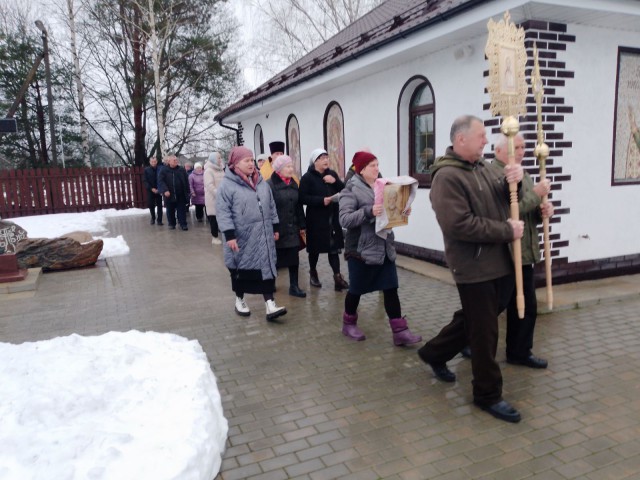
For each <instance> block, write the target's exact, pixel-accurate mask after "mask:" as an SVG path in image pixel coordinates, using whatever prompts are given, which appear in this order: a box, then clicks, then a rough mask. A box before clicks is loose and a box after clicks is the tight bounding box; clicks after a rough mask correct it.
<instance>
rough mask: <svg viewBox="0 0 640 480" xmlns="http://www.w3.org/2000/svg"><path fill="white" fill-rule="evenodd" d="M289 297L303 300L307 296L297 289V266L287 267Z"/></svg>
mask: <svg viewBox="0 0 640 480" xmlns="http://www.w3.org/2000/svg"><path fill="white" fill-rule="evenodd" d="M289 295H291V296H292V297H300V298H304V297H306V296H307V294H306V293H305V292H304V291H303V290H300V287H298V266H297V265H296V266H295V267H289Z"/></svg>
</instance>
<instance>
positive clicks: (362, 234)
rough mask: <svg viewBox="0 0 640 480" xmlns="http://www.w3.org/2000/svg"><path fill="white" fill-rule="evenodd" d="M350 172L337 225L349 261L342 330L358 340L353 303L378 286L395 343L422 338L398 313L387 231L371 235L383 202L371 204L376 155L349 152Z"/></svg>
mask: <svg viewBox="0 0 640 480" xmlns="http://www.w3.org/2000/svg"><path fill="white" fill-rule="evenodd" d="M353 165H354V169H355V175H353V177H352V178H351V180H349V182H348V183H347V186H346V187H345V189H344V190H342V193H341V195H340V225H342V227H343V228H346V229H347V235H346V237H345V254H344V255H345V257H346V258H347V264H348V265H349V291H348V292H347V296H346V297H345V299H344V314H343V315H342V333H343V335H345V336H347V337H349V338H351V339H352V340H356V341H361V340H364V339H365V335H364V333H363V332H362V330H360V328H358V305H359V303H360V297H361V296H362V295H364V294H365V293H369V292H376V291H382V293H383V295H384V309H385V311H386V313H387V315H388V316H389V326H390V327H391V332H392V333H393V343H394V344H395V345H398V346H401V345H410V344H412V343H418V342H420V341H422V337H421V336H420V335H414V334H413V333H412V332H411V330H409V327H408V326H407V319H406V318H405V317H403V316H402V310H401V307H400V298H399V297H398V272H397V270H396V247H395V245H394V236H393V232H389V234H388V235H387V236H386V238H382V237H380V236H378V235H377V234H376V231H375V229H376V217H377V216H379V215H380V214H382V209H383V206H382V205H381V204H380V205H374V198H375V196H374V192H373V185H374V184H375V181H376V179H377V178H378V174H379V172H380V170H379V168H378V159H377V158H376V157H375V155H373V154H372V153H370V152H356V154H355V155H354V156H353Z"/></svg>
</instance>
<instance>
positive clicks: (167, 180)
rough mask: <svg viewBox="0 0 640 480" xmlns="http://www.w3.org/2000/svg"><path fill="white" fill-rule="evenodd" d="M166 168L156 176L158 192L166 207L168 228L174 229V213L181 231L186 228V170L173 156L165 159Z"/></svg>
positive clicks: (187, 179) (187, 180) (187, 195)
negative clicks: (166, 162)
mask: <svg viewBox="0 0 640 480" xmlns="http://www.w3.org/2000/svg"><path fill="white" fill-rule="evenodd" d="M167 161H168V166H166V167H164V168H163V169H162V170H161V171H160V173H159V175H158V191H159V192H160V194H162V196H164V202H165V206H166V207H167V223H168V224H169V228H170V229H172V230H175V228H176V213H177V215H178V223H179V224H180V228H181V229H182V230H189V228H188V227H187V209H186V205H187V199H188V198H189V177H188V175H187V172H186V170H185V169H184V168H183V167H181V166H180V165H178V158H177V157H176V156H175V155H169V156H168V157H167Z"/></svg>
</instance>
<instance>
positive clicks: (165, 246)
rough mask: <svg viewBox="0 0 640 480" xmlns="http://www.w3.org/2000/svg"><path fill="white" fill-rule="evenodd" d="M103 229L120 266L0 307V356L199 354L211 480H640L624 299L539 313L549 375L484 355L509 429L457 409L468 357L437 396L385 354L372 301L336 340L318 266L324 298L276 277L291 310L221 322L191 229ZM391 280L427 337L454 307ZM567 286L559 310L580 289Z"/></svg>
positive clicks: (256, 307)
mask: <svg viewBox="0 0 640 480" xmlns="http://www.w3.org/2000/svg"><path fill="white" fill-rule="evenodd" d="M110 228H111V233H112V234H113V235H123V236H124V237H125V239H126V241H127V243H128V244H129V246H130V248H131V253H130V255H128V256H123V257H115V258H112V259H110V260H108V261H107V262H102V264H101V265H99V266H98V267H97V268H90V269H84V270H76V271H67V272H57V273H47V274H44V275H43V276H42V278H41V280H40V284H39V287H38V290H37V291H36V292H35V293H34V294H24V293H21V294H12V295H0V341H5V342H15V343H19V342H24V341H35V340H44V339H49V338H52V337H54V336H60V335H69V334H71V333H78V334H82V335H98V334H102V333H105V332H108V331H110V330H121V331H126V330H130V329H137V330H143V331H144V330H154V331H160V332H173V333H177V334H180V335H183V336H185V337H188V338H195V339H198V340H199V342H200V343H201V344H202V346H203V348H204V350H205V351H206V352H207V355H208V356H209V359H210V361H211V365H212V368H213V370H214V372H215V374H216V376H217V378H218V386H219V388H220V392H221V394H222V400H223V407H224V411H225V415H226V417H227V418H228V420H229V425H230V431H229V438H228V447H227V450H226V452H225V456H224V461H223V464H222V471H221V473H220V474H219V475H218V477H217V480H232V479H268V480H278V479H293V478H295V479H314V480H321V479H332V478H340V479H359V480H369V479H371V480H375V479H389V480H399V479H402V480H412V479H416V480H424V479H438V480H444V479H447V480H453V479H492V480H494V479H495V480H499V479H505V480H517V479H544V480H555V479H573V478H580V479H590V480H600V479H618V478H635V479H638V478H640V323H639V322H638V309H639V308H640V297H638V291H639V290H638V289H635V290H634V288H631V287H629V288H630V290H631V291H630V292H629V294H628V295H625V298H622V299H620V298H618V301H616V302H611V301H609V302H600V301H601V300H603V299H604V297H602V298H600V299H597V298H596V300H594V295H593V294H592V295H591V300H590V301H584V302H583V303H584V304H585V305H587V306H585V307H583V308H579V309H571V310H562V309H560V308H558V309H554V312H552V313H549V314H547V315H542V316H540V318H539V320H538V328H537V330H536V342H535V351H536V353H537V354H539V355H541V356H543V357H545V358H547V359H548V360H549V363H550V365H549V368H548V369H547V370H543V371H540V370H529V369H526V368H522V367H516V366H512V365H507V364H506V363H505V362H504V358H505V355H504V344H503V343H501V344H500V345H499V350H498V359H499V361H500V364H501V366H502V368H503V375H504V381H505V385H504V393H505V397H506V398H507V399H508V400H510V401H511V402H512V403H513V404H514V405H515V406H516V407H517V408H518V409H519V410H520V411H521V413H522V415H523V420H522V422H521V423H519V424H516V425H513V424H507V423H504V422H500V421H498V420H495V419H493V418H492V417H490V416H489V415H488V414H486V413H484V412H482V411H480V410H478V409H477V408H475V407H474V406H473V405H472V404H471V385H470V380H471V373H470V363H469V362H468V361H467V360H463V359H461V358H456V359H455V360H454V361H452V362H451V367H452V369H453V370H454V371H455V372H456V373H457V375H458V382H456V383H454V384H443V383H440V382H438V381H436V380H435V379H434V378H433V375H432V373H431V371H430V370H429V369H427V368H426V367H425V366H424V365H423V364H422V363H421V362H420V361H419V360H418V358H417V355H416V353H415V350H416V348H398V347H394V346H393V345H392V343H391V335H390V332H389V327H388V325H387V322H386V319H385V315H384V309H383V302H382V296H381V295H378V294H371V295H368V296H366V297H364V298H363V301H362V304H361V307H360V316H361V325H362V328H363V329H364V330H365V332H366V334H367V340H366V341H364V342H350V341H348V340H347V339H346V338H345V337H343V336H342V335H341V333H340V321H341V320H340V319H341V313H342V308H343V303H342V302H343V297H344V294H343V293H339V292H334V291H333V288H332V283H331V280H330V278H331V276H330V271H329V266H328V264H327V261H326V257H324V258H321V261H320V268H319V271H320V277H321V280H322V281H323V282H324V284H325V285H324V286H323V288H321V289H313V290H309V296H308V298H307V299H297V298H292V297H289V296H288V295H287V294H286V292H287V281H288V278H287V275H286V273H285V274H284V276H283V277H281V278H279V279H278V281H277V286H278V293H277V294H276V299H277V301H278V303H281V304H284V305H286V307H287V309H288V310H289V313H288V314H287V315H286V316H285V317H283V320H284V321H283V324H280V325H276V324H271V323H267V322H266V321H265V319H264V304H263V302H262V299H261V298H260V297H258V296H255V295H251V296H248V297H247V299H248V304H249V306H250V308H251V310H252V314H251V316H250V317H248V318H240V317H237V316H236V315H235V314H234V313H233V299H234V295H233V293H232V292H231V290H230V286H229V285H230V282H229V280H228V273H227V271H226V270H225V268H224V265H223V263H222V258H221V248H220V247H213V246H212V245H211V243H210V237H209V234H208V228H207V226H206V225H202V224H196V225H195V226H193V223H191V228H190V230H189V231H188V232H182V231H179V230H178V231H169V230H167V228H166V226H165V227H158V226H149V225H148V224H147V219H146V217H141V216H134V217H121V218H115V219H112V220H111V221H110ZM302 258H303V267H304V268H303V271H302V272H301V277H302V278H303V279H305V281H304V284H307V281H308V280H307V278H308V276H307V263H306V255H305V254H303V255H302ZM413 262H415V261H413ZM411 263H412V261H409V260H407V259H405V260H404V261H403V264H411ZM416 265H419V264H416ZM415 268H416V267H415V265H414V269H415ZM399 277H400V284H401V289H400V297H401V300H402V306H403V313H404V314H405V315H407V316H408V318H409V321H410V325H411V327H412V329H413V330H414V331H415V332H417V333H420V334H422V335H423V337H424V338H425V339H427V338H430V337H431V336H433V335H435V334H436V333H437V332H438V331H439V329H440V328H441V327H442V326H443V325H444V324H445V323H447V322H448V321H449V319H450V317H451V314H452V312H453V311H454V309H456V308H457V306H458V299H457V292H456V290H455V287H453V286H452V285H450V284H448V283H445V282H442V281H440V280H437V279H433V278H430V277H425V276H424V275H422V274H419V273H415V272H412V271H409V270H405V269H401V270H399ZM609 283H612V284H614V286H613V287H611V288H612V292H613V293H612V294H615V293H616V292H618V290H619V288H618V287H616V286H615V284H624V283H626V284H633V285H637V283H639V282H636V280H634V279H633V278H632V277H623V278H621V279H619V280H617V281H615V282H614V281H609ZM305 288H307V289H308V285H305ZM573 289H574V291H575V293H568V294H567V295H568V298H578V297H579V296H580V295H582V294H584V290H586V288H580V287H579V286H577V287H576V286H574V287H573ZM634 292H635V293H634ZM558 295H559V294H557V298H556V301H558ZM598 295H601V294H598ZM595 296H596V297H597V295H595ZM559 303H561V302H559ZM569 303H571V301H569Z"/></svg>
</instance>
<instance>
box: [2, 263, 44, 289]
mask: <svg viewBox="0 0 640 480" xmlns="http://www.w3.org/2000/svg"><path fill="white" fill-rule="evenodd" d="M41 275H42V268H39V267H38V268H29V269H28V274H27V276H26V278H25V279H24V280H20V281H17V282H6V283H0V295H3V294H14V293H19V292H31V291H35V290H36V289H37V288H38V283H39V282H40V276H41Z"/></svg>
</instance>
